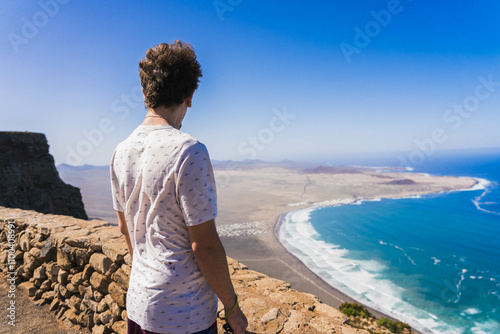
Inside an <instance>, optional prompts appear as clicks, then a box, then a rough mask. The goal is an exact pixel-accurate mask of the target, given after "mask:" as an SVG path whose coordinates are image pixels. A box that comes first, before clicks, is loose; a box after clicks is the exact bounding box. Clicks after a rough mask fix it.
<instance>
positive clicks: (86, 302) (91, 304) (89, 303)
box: [80, 296, 98, 312]
mask: <svg viewBox="0 0 500 334" xmlns="http://www.w3.org/2000/svg"><path fill="white" fill-rule="evenodd" d="M81 305H83V306H85V307H86V308H88V309H90V310H92V311H94V312H98V310H97V305H98V304H97V302H96V301H95V300H92V299H90V298H89V297H88V296H84V297H83V300H82V304H81ZM81 307H82V306H80V308H81Z"/></svg>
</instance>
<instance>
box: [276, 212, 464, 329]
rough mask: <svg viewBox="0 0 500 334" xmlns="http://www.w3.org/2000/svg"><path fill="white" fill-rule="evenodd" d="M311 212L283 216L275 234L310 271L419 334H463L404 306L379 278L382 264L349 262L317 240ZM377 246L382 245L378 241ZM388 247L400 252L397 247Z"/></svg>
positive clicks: (401, 291)
mask: <svg viewBox="0 0 500 334" xmlns="http://www.w3.org/2000/svg"><path fill="white" fill-rule="evenodd" d="M314 209H315V208H308V209H303V210H297V211H292V212H289V213H288V214H286V215H285V216H284V217H283V218H282V224H281V226H280V229H279V234H278V239H279V241H280V242H281V243H282V244H283V246H284V247H285V248H286V249H287V250H288V251H289V252H290V253H292V254H294V255H295V256H296V257H297V258H298V259H299V260H300V261H302V262H303V263H304V264H305V265H306V266H307V267H308V268H309V269H310V270H311V271H313V272H314V273H316V274H317V275H318V276H320V277H321V278H322V279H323V280H325V281H326V282H327V283H328V284H330V285H331V286H333V287H334V288H337V289H339V290H341V291H343V292H344V293H346V294H347V295H349V296H350V297H352V298H354V299H356V300H358V301H359V302H361V303H363V304H365V305H368V306H369V307H371V308H373V309H376V310H378V311H380V312H382V313H385V314H388V315H392V316H393V317H395V318H397V319H400V320H402V321H405V322H407V323H408V324H410V325H411V326H412V327H413V328H415V329H417V330H419V331H421V332H422V333H442V332H446V333H456V334H459V333H463V331H462V330H460V329H459V328H455V327H453V326H452V325H450V324H447V323H445V322H443V321H441V320H440V319H438V317H436V316H435V315H433V314H432V313H430V312H427V311H425V310H422V309H421V308H418V307H415V306H413V305H411V304H409V303H408V302H406V301H405V300H404V298H403V296H404V295H405V290H404V289H403V288H401V287H399V286H397V285H396V284H394V283H393V282H391V281H390V280H388V279H384V278H383V276H382V273H383V271H385V270H386V269H387V267H386V266H385V265H384V264H382V263H380V262H378V261H375V260H354V259H351V258H349V251H348V250H346V249H343V248H340V247H339V246H338V245H333V244H330V243H327V242H324V241H322V240H320V239H319V238H320V234H319V233H318V232H317V231H316V230H315V229H314V227H313V226H312V224H311V222H310V219H311V212H312V211H313V210H314ZM380 243H381V244H386V243H384V241H382V240H380ZM392 246H393V247H395V248H396V249H399V250H402V248H401V247H399V246H396V245H392ZM398 247H399V248H398ZM402 251H403V252H404V250H402ZM463 275H465V272H463ZM460 284H461V283H459V284H458V287H457V288H458V289H460Z"/></svg>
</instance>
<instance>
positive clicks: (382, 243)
mask: <svg viewBox="0 0 500 334" xmlns="http://www.w3.org/2000/svg"><path fill="white" fill-rule="evenodd" d="M380 244H381V245H389V246H392V247H394V248H396V249H397V250H399V251H401V252H403V254H404V256H405V257H406V258H407V259H408V261H410V262H411V264H413V265H414V266H415V265H416V264H415V261H413V259H412V258H411V257H410V256H409V255H408V254H407V253H406V252H405V250H404V249H403V248H401V247H399V246H398V245H394V244H392V243H389V244H388V243H386V242H383V241H380Z"/></svg>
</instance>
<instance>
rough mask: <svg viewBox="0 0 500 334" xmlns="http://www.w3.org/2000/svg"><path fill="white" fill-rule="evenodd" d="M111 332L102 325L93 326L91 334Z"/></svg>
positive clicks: (108, 333)
mask: <svg viewBox="0 0 500 334" xmlns="http://www.w3.org/2000/svg"><path fill="white" fill-rule="evenodd" d="M110 333H111V331H110V330H109V329H108V328H107V327H106V326H104V325H99V326H94V327H93V328H92V334H110Z"/></svg>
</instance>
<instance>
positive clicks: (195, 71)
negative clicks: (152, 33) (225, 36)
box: [139, 40, 202, 108]
mask: <svg viewBox="0 0 500 334" xmlns="http://www.w3.org/2000/svg"><path fill="white" fill-rule="evenodd" d="M139 68H140V70H139V76H140V77H141V85H142V92H143V93H144V98H145V103H146V107H148V108H156V107H159V106H162V105H163V106H165V107H170V106H172V105H176V104H181V103H183V102H184V100H185V99H187V98H188V97H190V96H191V95H192V94H193V92H194V91H195V90H196V88H198V83H199V82H200V79H199V78H200V77H201V76H202V75H201V67H200V63H198V61H197V60H196V55H195V53H194V50H193V48H192V47H191V45H189V43H183V42H181V41H180V40H176V41H175V42H174V43H172V44H167V43H161V44H160V45H156V46H153V47H152V48H151V49H149V50H148V51H147V52H146V57H144V58H143V59H142V60H141V61H139Z"/></svg>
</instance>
